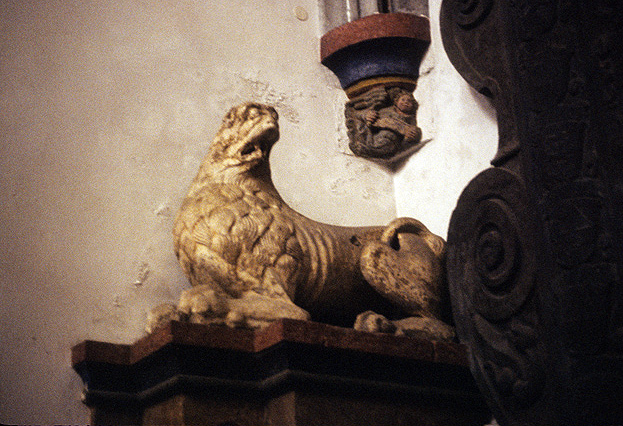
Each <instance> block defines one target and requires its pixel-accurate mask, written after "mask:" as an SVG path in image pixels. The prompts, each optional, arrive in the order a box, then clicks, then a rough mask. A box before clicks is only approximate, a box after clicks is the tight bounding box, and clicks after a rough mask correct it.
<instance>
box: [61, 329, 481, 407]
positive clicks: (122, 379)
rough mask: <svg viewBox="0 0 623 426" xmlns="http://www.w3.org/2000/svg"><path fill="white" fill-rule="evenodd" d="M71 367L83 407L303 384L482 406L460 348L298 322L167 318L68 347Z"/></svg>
mask: <svg viewBox="0 0 623 426" xmlns="http://www.w3.org/2000/svg"><path fill="white" fill-rule="evenodd" d="M72 366H73V368H74V369H75V370H76V371H77V372H78V373H79V374H80V376H81V377H82V379H83V381H84V383H85V390H84V396H83V398H84V402H85V403H86V404H87V405H89V406H91V407H113V408H114V407H117V406H123V407H135V408H134V409H137V410H140V409H141V408H140V407H147V406H150V405H152V404H155V403H157V402H158V401H162V400H165V399H167V398H171V397H172V396H174V395H181V394H189V393H191V394H192V393H193V392H205V391H211V392H216V393H217V394H221V393H222V392H225V393H228V392H234V393H236V394H240V393H242V394H246V395H249V396H250V397H252V398H267V397H272V396H274V395H279V394H282V393H283V392H290V391H293V390H296V389H301V388H302V389H309V386H312V387H314V388H319V389H320V388H330V389H334V390H335V389H341V391H340V392H343V393H345V394H353V392H354V393H355V394H374V395H386V397H388V395H390V396H391V395H402V397H409V395H411V396H410V397H413V396H415V395H420V394H422V392H424V393H425V394H426V395H428V397H430V396H432V395H437V397H438V398H442V399H444V398H448V397H450V398H452V399H453V401H455V402H453V404H454V403H456V401H464V402H465V403H466V404H472V405H473V404H476V406H480V407H483V406H484V405H482V401H481V398H480V395H479V393H478V391H477V389H476V387H475V383H474V382H473V379H472V377H471V375H470V373H469V369H468V367H467V366H468V361H467V355H466V352H465V347H464V346H462V345H459V344H454V343H444V342H432V341H427V340H420V339H414V338H408V337H397V336H393V335H388V334H377V333H366V332H359V331H355V330H353V329H345V328H341V327H334V326H329V325H325V324H320V323H314V322H308V321H297V320H287V319H284V320H279V321H276V322H275V323H273V324H271V325H270V326H268V327H266V328H265V329H261V330H256V331H254V330H248V329H232V328H228V327H223V326H207V325H199V324H189V323H182V322H175V321H172V322H170V323H168V324H166V325H165V326H163V327H161V328H159V329H157V330H156V331H154V332H153V333H152V334H150V335H147V336H145V337H144V338H142V339H140V340H138V341H137V342H135V343H134V344H131V345H122V344H113V343H104V342H96V341H84V342H82V343H80V344H78V345H76V346H75V347H73V348H72ZM451 395H452V396H451ZM396 397H398V396H391V398H396ZM410 397H409V398H410ZM428 397H427V398H428ZM457 398H458V399H457Z"/></svg>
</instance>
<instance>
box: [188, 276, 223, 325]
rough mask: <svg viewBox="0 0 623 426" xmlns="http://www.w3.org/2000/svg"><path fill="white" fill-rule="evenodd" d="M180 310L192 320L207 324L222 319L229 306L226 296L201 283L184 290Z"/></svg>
mask: <svg viewBox="0 0 623 426" xmlns="http://www.w3.org/2000/svg"><path fill="white" fill-rule="evenodd" d="M178 310H179V311H180V313H182V314H183V315H186V316H187V317H188V319H189V321H190V322H193V323H198V324H207V323H212V322H215V321H218V320H219V319H221V320H222V319H223V318H224V317H225V316H226V315H227V312H228V311H229V307H228V303H227V298H226V297H225V296H223V295H220V294H218V293H217V292H215V291H214V290H213V289H212V287H210V286H207V285H200V286H196V287H193V288H190V289H188V290H184V291H183V292H182V295H181V296H180V303H179V306H178Z"/></svg>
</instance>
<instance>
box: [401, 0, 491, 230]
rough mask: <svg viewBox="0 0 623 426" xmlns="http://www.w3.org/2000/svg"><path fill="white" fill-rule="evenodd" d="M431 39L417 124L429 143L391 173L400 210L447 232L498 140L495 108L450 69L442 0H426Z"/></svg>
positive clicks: (422, 69)
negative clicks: (442, 27) (464, 193)
mask: <svg viewBox="0 0 623 426" xmlns="http://www.w3.org/2000/svg"><path fill="white" fill-rule="evenodd" d="M428 3H429V10H430V17H431V39H432V40H431V44H430V47H429V49H428V52H427V54H426V56H425V57H424V59H423V61H422V64H421V66H420V78H419V79H418V86H417V88H416V90H415V98H416V100H417V101H418V103H419V104H420V107H419V109H418V113H417V120H418V125H419V126H420V127H421V128H422V140H430V142H429V143H427V144H426V145H424V147H423V148H422V149H421V150H420V151H418V152H417V153H416V154H415V155H413V156H411V157H410V158H409V160H408V161H407V163H406V164H405V166H404V167H402V168H401V169H400V170H398V171H397V173H396V174H395V179H394V190H395V194H396V210H397V215H398V216H409V217H415V218H417V219H418V220H421V221H422V222H423V223H424V224H425V225H426V226H427V227H428V228H429V229H430V230H431V231H432V232H434V233H436V234H438V235H441V236H443V237H444V238H445V237H446V235H447V232H448V224H449V221H450V216H451V214H452V211H453V209H454V207H455V206H456V202H457V200H458V198H459V196H460V194H461V192H462V191H463V188H465V186H466V185H467V184H468V183H469V181H470V180H471V179H472V178H473V177H475V176H476V175H477V174H478V173H479V172H480V171H482V170H484V169H486V168H487V167H490V161H491V160H492V159H493V157H494V156H495V152H496V151H497V145H498V132H497V122H496V120H497V117H496V113H495V109H494V108H493V107H492V105H491V103H490V101H489V99H488V98H486V97H485V96H483V95H481V94H479V93H478V92H476V91H475V90H474V89H472V88H471V87H470V86H469V85H468V84H467V83H466V82H465V80H463V78H462V77H461V76H460V75H459V74H458V72H457V71H456V70H455V69H454V67H453V66H452V64H451V63H450V60H449V59H448V57H447V55H446V53H445V51H444V48H443V44H442V41H441V33H440V29H439V10H440V7H441V1H440V0H429V2H428Z"/></svg>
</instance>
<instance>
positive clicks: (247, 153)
mask: <svg viewBox="0 0 623 426" xmlns="http://www.w3.org/2000/svg"><path fill="white" fill-rule="evenodd" d="M278 138H279V127H278V126H277V124H276V123H270V124H265V125H263V126H257V127H256V128H255V129H253V130H252V131H251V134H250V135H249V140H248V142H247V143H245V144H244V146H243V147H242V149H241V150H240V156H241V157H242V158H245V159H248V160H253V159H256V158H258V159H259V158H261V157H262V156H263V155H264V154H265V153H266V152H268V151H269V150H270V147H271V146H272V144H273V143H275V142H276V141H277V139H278Z"/></svg>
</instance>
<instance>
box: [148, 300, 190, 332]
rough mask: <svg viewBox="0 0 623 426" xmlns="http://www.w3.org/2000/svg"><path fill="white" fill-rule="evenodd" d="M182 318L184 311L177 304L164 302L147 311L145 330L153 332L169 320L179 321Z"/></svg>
mask: <svg viewBox="0 0 623 426" xmlns="http://www.w3.org/2000/svg"><path fill="white" fill-rule="evenodd" d="M180 319H182V313H181V312H180V311H179V310H178V309H177V307H176V306H175V305H172V304H171V303H163V304H162V305H160V306H156V307H155V308H154V309H152V310H151V311H149V312H148V313H147V326H146V327H145V331H147V333H151V332H153V331H154V330H156V329H157V328H158V327H160V326H162V325H164V324H166V323H167V322H169V321H179V320H180Z"/></svg>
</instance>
